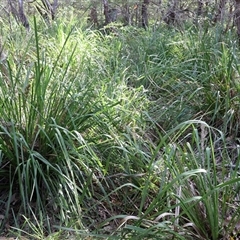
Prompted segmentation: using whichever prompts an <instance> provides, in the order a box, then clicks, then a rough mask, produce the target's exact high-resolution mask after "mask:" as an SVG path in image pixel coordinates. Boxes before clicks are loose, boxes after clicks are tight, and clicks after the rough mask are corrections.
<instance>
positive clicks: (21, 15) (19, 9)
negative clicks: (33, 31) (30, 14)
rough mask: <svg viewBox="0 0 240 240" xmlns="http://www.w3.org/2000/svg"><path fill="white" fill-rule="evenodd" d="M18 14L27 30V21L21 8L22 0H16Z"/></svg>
mask: <svg viewBox="0 0 240 240" xmlns="http://www.w3.org/2000/svg"><path fill="white" fill-rule="evenodd" d="M18 14H19V20H20V21H21V23H22V25H23V26H24V27H25V28H26V29H27V30H29V22H28V20H27V17H26V15H25V14H24V10H23V0H18Z"/></svg>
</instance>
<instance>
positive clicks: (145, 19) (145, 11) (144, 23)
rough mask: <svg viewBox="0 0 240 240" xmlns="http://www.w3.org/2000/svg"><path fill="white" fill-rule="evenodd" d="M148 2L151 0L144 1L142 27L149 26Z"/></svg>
mask: <svg viewBox="0 0 240 240" xmlns="http://www.w3.org/2000/svg"><path fill="white" fill-rule="evenodd" d="M148 4H149V0H143V3H142V27H144V28H145V29H146V28H147V27H148Z"/></svg>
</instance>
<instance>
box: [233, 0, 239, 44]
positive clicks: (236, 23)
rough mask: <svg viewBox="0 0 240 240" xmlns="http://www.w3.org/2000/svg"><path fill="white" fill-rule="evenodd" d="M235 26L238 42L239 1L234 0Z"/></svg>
mask: <svg viewBox="0 0 240 240" xmlns="http://www.w3.org/2000/svg"><path fill="white" fill-rule="evenodd" d="M234 17H235V25H236V27H237V34H238V38H239V40H240V0H235V16H234Z"/></svg>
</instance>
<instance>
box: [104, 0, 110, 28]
mask: <svg viewBox="0 0 240 240" xmlns="http://www.w3.org/2000/svg"><path fill="white" fill-rule="evenodd" d="M103 10H104V11H103V13H104V16H105V24H106V25H107V24H109V23H110V18H109V14H108V10H109V9H108V0H103Z"/></svg>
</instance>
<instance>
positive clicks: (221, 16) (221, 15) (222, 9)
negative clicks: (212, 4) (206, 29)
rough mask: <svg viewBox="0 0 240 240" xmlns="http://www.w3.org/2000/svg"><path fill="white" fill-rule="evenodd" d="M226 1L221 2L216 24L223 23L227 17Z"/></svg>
mask: <svg viewBox="0 0 240 240" xmlns="http://www.w3.org/2000/svg"><path fill="white" fill-rule="evenodd" d="M226 3H227V1H226V0H220V2H219V5H218V7H217V13H216V16H215V18H214V22H215V23H217V22H219V21H221V22H223V20H224V16H225V7H226Z"/></svg>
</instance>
